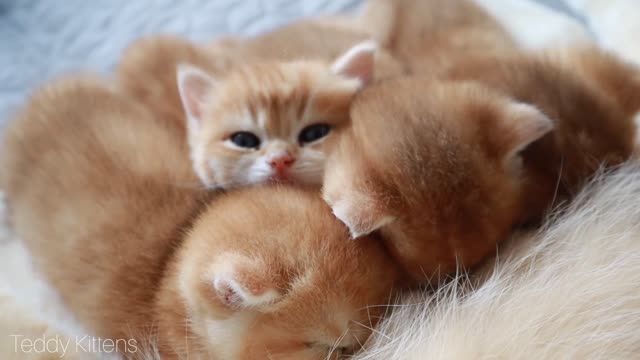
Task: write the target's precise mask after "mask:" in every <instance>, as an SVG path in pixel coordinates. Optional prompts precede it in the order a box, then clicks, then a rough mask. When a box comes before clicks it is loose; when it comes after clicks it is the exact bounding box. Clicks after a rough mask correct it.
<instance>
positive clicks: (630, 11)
mask: <svg viewBox="0 0 640 360" xmlns="http://www.w3.org/2000/svg"><path fill="white" fill-rule="evenodd" d="M565 2H566V3H567V4H568V5H569V6H571V7H572V8H573V9H574V10H575V11H576V12H578V13H580V14H581V15H582V16H583V17H584V18H585V19H586V21H587V23H588V25H589V27H590V28H591V30H592V31H593V33H594V35H595V37H596V39H597V40H598V42H599V44H600V45H601V46H602V47H604V48H606V49H609V50H611V51H614V52H616V53H617V54H618V55H620V56H621V57H623V58H625V59H626V60H628V61H632V62H634V63H636V64H639V65H640V42H639V41H638V34H640V2H638V1H637V0H565Z"/></svg>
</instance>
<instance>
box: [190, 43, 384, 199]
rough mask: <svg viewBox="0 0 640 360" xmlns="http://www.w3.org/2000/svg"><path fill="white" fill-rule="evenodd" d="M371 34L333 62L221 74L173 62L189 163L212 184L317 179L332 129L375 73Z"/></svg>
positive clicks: (273, 64) (259, 65)
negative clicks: (217, 76)
mask: <svg viewBox="0 0 640 360" xmlns="http://www.w3.org/2000/svg"><path fill="white" fill-rule="evenodd" d="M375 49H376V46H375V44H374V43H372V42H364V43H361V44H358V45H356V46H354V47H353V48H351V49H350V50H349V51H347V52H346V53H345V54H344V55H342V56H341V57H340V58H338V59H337V60H336V61H335V62H334V63H333V64H327V63H323V62H320V61H317V62H316V61H293V62H264V63H252V64H249V65H245V66H238V68H236V69H234V70H233V71H232V72H231V73H230V74H228V75H227V76H225V77H224V78H222V79H215V78H213V77H212V76H210V75H208V74H206V73H205V72H203V71H201V70H199V69H197V68H194V67H192V66H188V65H181V66H180V67H179V68H178V87H179V90H180V95H181V98H182V102H183V105H184V108H185V110H186V115H187V116H186V117H187V127H188V134H189V144H190V147H191V158H192V161H193V166H194V169H195V171H196V173H197V174H198V176H199V177H200V179H201V181H202V182H203V184H204V185H205V186H207V187H209V188H230V187H235V186H243V185H249V184H256V183H263V182H269V181H285V182H289V181H291V182H296V183H303V184H320V182H321V181H322V174H323V171H324V162H325V157H326V151H327V149H328V148H330V147H331V144H332V143H333V139H332V137H333V134H332V133H333V132H334V130H336V129H338V128H340V127H342V126H344V125H345V124H346V123H347V122H348V120H349V106H350V104H351V101H352V99H353V97H354V95H355V94H356V93H357V92H358V91H359V90H360V89H361V88H362V87H363V86H364V85H366V84H367V83H369V82H370V81H371V80H372V77H373V65H374V52H375Z"/></svg>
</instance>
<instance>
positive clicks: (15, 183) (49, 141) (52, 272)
mask: <svg viewBox="0 0 640 360" xmlns="http://www.w3.org/2000/svg"><path fill="white" fill-rule="evenodd" d="M7 131H8V132H7V134H6V138H5V142H4V148H3V152H2V156H3V160H2V164H3V168H2V171H3V173H4V174H5V175H6V177H5V184H4V185H5V186H6V187H5V190H6V194H7V198H8V200H9V202H10V203H11V206H12V220H13V225H14V228H15V230H16V232H17V234H18V235H19V236H20V238H22V239H23V240H24V241H25V244H26V245H27V247H28V248H29V250H30V252H31V254H32V257H33V261H34V264H35V266H36V268H37V269H39V270H40V271H41V272H42V273H43V275H44V276H45V277H46V278H47V279H48V281H49V282H50V283H51V284H52V285H53V286H54V287H55V288H56V289H57V290H58V291H59V292H60V294H61V296H62V299H63V301H64V302H65V304H66V305H67V306H68V307H69V308H70V310H71V311H72V313H73V314H74V315H75V316H76V317H77V319H78V320H79V321H80V323H81V324H82V325H83V326H85V327H86V328H88V329H90V331H92V333H91V334H90V335H92V336H99V337H101V338H102V339H105V338H109V339H114V340H117V339H125V340H124V341H129V342H127V344H129V345H128V347H125V348H123V347H120V348H119V350H120V351H121V354H122V355H123V356H125V357H127V358H140V357H141V356H142V355H143V354H141V353H142V352H144V351H145V350H149V351H157V352H158V353H159V356H160V357H161V358H162V359H174V358H175V359H181V358H186V357H189V358H194V359H205V358H206V359H212V358H213V359H258V358H267V357H269V356H275V357H277V358H282V359H324V358H326V357H327V356H328V355H330V356H336V355H337V354H340V353H348V352H350V351H352V350H353V349H354V348H356V347H357V345H358V344H359V343H360V342H364V341H365V340H366V337H367V336H368V334H369V330H368V329H367V327H368V326H369V325H366V326H367V327H362V326H360V325H358V324H368V320H369V316H370V314H367V313H368V312H372V314H373V317H374V319H375V318H376V316H377V315H376V314H378V315H379V312H378V310H376V308H371V309H369V308H368V306H369V305H379V304H383V303H385V302H386V301H387V299H388V296H389V295H390V293H391V291H392V288H393V286H394V281H395V279H396V276H397V270H396V269H395V268H394V266H393V264H391V262H390V260H389V259H388V258H387V257H386V255H385V252H384V251H383V249H382V247H381V246H380V245H379V244H378V245H376V244H375V243H371V244H364V243H354V242H350V241H347V238H348V232H347V230H346V229H345V228H344V227H343V226H342V224H340V222H339V221H338V220H336V219H335V218H334V217H333V216H332V215H331V212H330V210H329V209H328V207H327V206H326V204H325V203H324V202H323V201H322V199H320V198H319V196H318V195H317V193H316V192H315V191H307V190H303V189H296V188H293V187H292V188H254V189H247V190H244V191H239V192H230V193H228V194H225V195H221V196H218V197H215V196H214V197H215V200H214V201H213V202H212V203H210V204H208V205H207V203H208V202H209V198H210V197H211V196H212V195H211V194H208V193H207V192H205V191H203V190H201V189H198V187H195V186H191V185H192V184H194V183H195V182H196V181H197V179H196V178H195V176H194V175H193V172H192V170H191V168H190V165H189V162H188V161H187V158H186V154H184V153H182V152H180V151H179V149H180V146H181V142H182V139H181V137H180V136H179V135H178V134H175V133H174V132H173V129H172V128H171V126H167V125H166V123H163V122H162V121H158V120H157V119H156V118H154V116H153V114H152V113H151V112H149V111H147V110H146V109H145V108H144V107H141V106H139V105H138V104H137V103H135V102H134V101H133V100H131V99H130V98H129V97H127V96H126V95H122V94H120V93H118V92H117V90H116V89H115V88H112V87H109V86H107V85H105V84H103V83H102V82H101V81H100V80H97V79H68V80H63V81H59V82H57V83H55V84H52V85H49V86H48V87H46V88H44V89H43V90H41V91H40V92H39V93H37V94H36V95H35V96H34V97H33V98H32V99H31V101H30V103H29V105H28V107H27V108H26V109H25V110H24V111H23V112H22V113H21V114H20V115H19V116H18V118H17V120H16V121H15V122H14V123H12V124H11V125H10V126H9V128H8V130H7ZM199 214H200V215H199ZM345 274H348V275H345ZM371 326H373V324H371ZM342 335H344V336H342ZM130 341H133V344H134V345H135V348H133V347H131V345H130V344H132V343H131V342H130ZM120 344H121V345H122V342H120Z"/></svg>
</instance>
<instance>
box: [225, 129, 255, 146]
mask: <svg viewBox="0 0 640 360" xmlns="http://www.w3.org/2000/svg"><path fill="white" fill-rule="evenodd" d="M229 139H230V140H231V142H232V143H233V144H234V145H236V146H239V147H241V148H247V149H257V148H258V147H260V139H259V138H258V137H257V136H256V135H255V134H253V133H250V132H247V131H240V132H237V133H234V134H232V135H231V137H230V138H229Z"/></svg>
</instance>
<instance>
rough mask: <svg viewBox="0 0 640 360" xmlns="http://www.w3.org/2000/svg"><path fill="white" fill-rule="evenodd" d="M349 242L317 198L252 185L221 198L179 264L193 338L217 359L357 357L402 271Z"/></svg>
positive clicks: (377, 251) (377, 247)
mask: <svg viewBox="0 0 640 360" xmlns="http://www.w3.org/2000/svg"><path fill="white" fill-rule="evenodd" d="M348 238H349V233H348V231H347V229H346V228H345V227H344V225H343V224H341V223H340V222H339V221H338V220H337V219H335V217H333V216H332V214H331V211H330V209H329V208H328V207H327V205H326V204H325V203H324V202H323V201H322V199H321V198H320V196H318V193H317V192H316V191H306V190H302V189H297V188H294V187H281V188H278V187H276V188H273V187H272V188H268V189H267V188H263V187H254V188H250V189H244V190H241V191H239V192H231V193H229V194H227V195H224V196H223V197H222V198H220V199H217V200H216V201H215V202H214V204H213V206H211V207H210V208H209V209H208V210H207V211H206V213H205V214H204V215H203V216H202V217H201V218H200V220H199V221H198V222H197V223H196V225H195V227H194V230H193V231H192V232H191V233H190V234H189V237H188V240H187V245H186V246H185V249H184V251H183V252H182V254H181V256H180V261H179V265H178V269H179V270H178V273H179V274H178V276H177V278H178V281H177V283H178V284H179V285H178V286H179V288H180V298H181V302H184V303H185V304H186V306H187V314H188V316H189V319H190V327H191V331H192V332H193V334H194V336H193V339H194V341H196V342H197V343H198V344H199V346H200V347H203V348H205V349H207V351H208V352H209V353H210V354H212V355H217V356H214V358H217V359H218V358H219V359H267V358H274V359H318V360H323V359H327V358H330V359H333V358H334V356H336V355H338V354H348V353H351V352H353V351H354V350H355V349H356V348H357V347H358V346H359V345H360V344H363V343H364V342H365V341H366V339H367V337H368V336H369V334H370V328H372V327H373V326H375V322H376V320H377V319H378V318H379V317H380V316H381V315H382V312H383V311H384V306H379V305H384V304H387V303H388V302H389V299H390V298H389V297H390V296H392V291H393V287H394V283H395V281H396V279H397V276H398V270H397V268H396V267H395V266H394V264H393V263H392V262H391V259H390V258H388V257H387V256H386V253H385V251H384V249H383V246H382V244H380V243H378V242H375V241H362V242H353V241H348ZM173 326H175V327H180V326H181V324H179V323H178V324H174V325H173ZM329 354H332V356H331V357H327V356H328V355H329Z"/></svg>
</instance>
